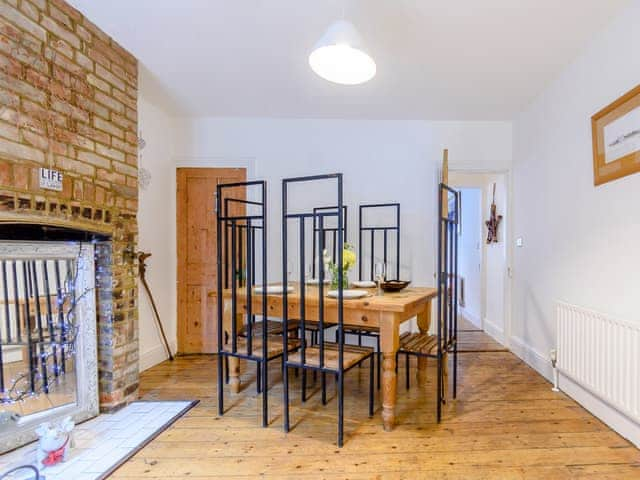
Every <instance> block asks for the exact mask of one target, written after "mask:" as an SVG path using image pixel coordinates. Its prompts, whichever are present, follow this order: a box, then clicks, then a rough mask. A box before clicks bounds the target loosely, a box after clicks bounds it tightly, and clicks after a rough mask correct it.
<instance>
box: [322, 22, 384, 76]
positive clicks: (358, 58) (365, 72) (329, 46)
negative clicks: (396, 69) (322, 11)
mask: <svg viewBox="0 0 640 480" xmlns="http://www.w3.org/2000/svg"><path fill="white" fill-rule="evenodd" d="M309 65H310V66H311V69H312V70H313V71H314V72H316V73H317V74H318V75H319V76H321V77H322V78H324V79H325V80H329V81H330V82H334V83H340V84H342V85H357V84H359V83H365V82H368V81H369V80H371V79H372V78H373V77H374V76H375V74H376V63H375V62H374V61H373V59H372V58H371V57H370V56H369V55H367V53H366V52H365V51H364V50H363V49H362V39H361V38H360V35H359V34H358V31H357V30H356V28H355V27H354V26H353V24H352V23H351V22H347V21H346V20H338V21H336V22H334V23H332V24H331V25H330V26H329V28H328V29H327V31H326V32H325V34H324V35H323V36H322V38H321V39H320V41H319V42H318V43H317V44H316V46H315V48H314V49H313V52H311V55H309Z"/></svg>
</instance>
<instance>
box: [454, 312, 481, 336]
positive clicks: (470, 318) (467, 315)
mask: <svg viewBox="0 0 640 480" xmlns="http://www.w3.org/2000/svg"><path fill="white" fill-rule="evenodd" d="M458 313H460V315H461V316H463V317H464V318H466V319H467V320H468V321H469V322H471V323H473V325H474V326H476V327H478V328H479V329H481V330H482V321H481V320H480V317H478V316H477V315H474V314H472V313H471V312H469V311H467V309H466V308H464V307H458Z"/></svg>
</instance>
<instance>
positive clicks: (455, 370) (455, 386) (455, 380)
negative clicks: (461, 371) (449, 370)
mask: <svg viewBox="0 0 640 480" xmlns="http://www.w3.org/2000/svg"><path fill="white" fill-rule="evenodd" d="M453 349H454V350H453V398H456V396H457V395H458V345H457V343H456V344H454V346H453Z"/></svg>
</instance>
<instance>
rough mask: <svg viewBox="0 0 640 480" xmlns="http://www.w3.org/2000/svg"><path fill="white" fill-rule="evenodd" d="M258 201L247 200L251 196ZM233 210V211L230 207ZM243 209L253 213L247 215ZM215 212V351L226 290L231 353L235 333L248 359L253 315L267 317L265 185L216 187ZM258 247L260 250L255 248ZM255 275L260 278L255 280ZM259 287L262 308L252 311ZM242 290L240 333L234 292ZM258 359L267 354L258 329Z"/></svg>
mask: <svg viewBox="0 0 640 480" xmlns="http://www.w3.org/2000/svg"><path fill="white" fill-rule="evenodd" d="M254 192H255V198H258V199H259V200H255V201H253V200H247V199H246V198H244V197H245V196H247V193H254ZM234 207H237V208H234ZM247 209H249V210H256V212H255V213H253V212H252V213H247ZM216 212H217V233H216V237H217V239H216V241H217V269H218V270H217V277H218V278H217V291H218V302H217V303H218V305H217V306H218V352H220V351H222V349H223V345H224V344H225V341H224V340H223V295H224V290H229V289H230V294H231V319H232V321H231V325H230V331H229V332H227V333H228V334H229V341H230V342H231V352H232V353H237V351H238V346H237V344H238V338H239V334H240V333H243V334H244V335H245V336H246V341H247V351H246V355H247V356H248V357H253V356H254V352H253V337H254V335H253V326H254V323H255V316H256V314H261V315H262V318H263V319H266V318H267V293H266V292H267V182H266V181H264V180H258V181H251V182H237V183H227V184H219V185H218V186H217V189H216ZM258 246H259V247H260V251H258V250H257V247H258ZM258 273H259V276H260V279H258ZM257 284H261V285H262V294H261V296H262V309H261V312H255V311H254V308H253V298H254V292H253V287H255V286H256V285H257ZM241 288H245V289H246V299H247V300H246V306H247V310H246V318H245V320H244V321H245V329H244V332H239V331H238V326H237V322H236V321H235V319H236V316H237V314H238V312H239V310H238V301H237V296H238V290H239V289H241ZM262 340H263V341H262V350H263V351H262V355H263V356H262V358H266V353H267V341H266V340H267V329H266V328H263V329H262Z"/></svg>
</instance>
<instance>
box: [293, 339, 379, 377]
mask: <svg viewBox="0 0 640 480" xmlns="http://www.w3.org/2000/svg"><path fill="white" fill-rule="evenodd" d="M372 354H373V349H372V348H368V347H356V346H355V345H345V346H344V350H343V357H342V358H343V365H344V368H345V369H348V368H350V367H352V366H354V365H356V364H358V363H360V362H361V361H362V360H364V359H366V358H367V357H369V356H370V355H372ZM289 361H290V362H294V363H302V353H301V352H300V351H297V352H294V353H292V354H289ZM305 365H309V366H312V367H319V366H320V347H319V346H317V345H314V346H311V347H307V348H306V350H305ZM324 366H325V367H326V368H330V369H332V370H338V344H337V343H332V342H325V343H324Z"/></svg>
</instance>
